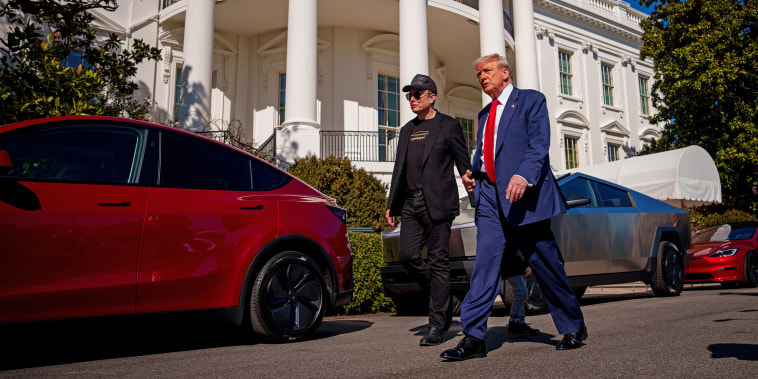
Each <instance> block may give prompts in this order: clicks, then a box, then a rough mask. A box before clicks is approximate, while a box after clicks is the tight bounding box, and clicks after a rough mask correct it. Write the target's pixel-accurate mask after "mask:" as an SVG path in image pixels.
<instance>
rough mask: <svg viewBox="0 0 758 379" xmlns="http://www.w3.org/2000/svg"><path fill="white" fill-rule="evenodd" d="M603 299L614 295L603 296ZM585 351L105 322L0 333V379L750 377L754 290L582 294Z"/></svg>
mask: <svg viewBox="0 0 758 379" xmlns="http://www.w3.org/2000/svg"><path fill="white" fill-rule="evenodd" d="M610 292H615V293H610ZM582 311H583V312H584V315H585V319H586V322H587V327H588V330H589V339H588V340H587V341H586V342H587V344H586V346H583V347H582V348H580V349H577V350H571V351H556V350H555V344H556V343H557V342H558V341H560V339H561V336H560V335H557V332H556V330H555V327H554V326H553V322H552V319H551V318H550V316H549V315H538V316H527V322H528V323H529V324H530V325H531V326H532V327H534V328H537V329H540V330H541V333H540V334H539V335H538V336H535V337H530V338H513V337H511V336H509V335H508V334H507V333H506V325H507V313H506V312H505V311H504V309H502V308H501V309H498V307H495V309H494V311H493V313H492V316H491V318H490V321H489V331H488V335H487V347H488V356H487V357H486V358H482V359H472V360H468V361H464V362H447V361H443V360H441V359H440V358H439V355H440V353H441V352H442V351H443V350H445V349H449V348H452V347H455V345H456V344H457V343H458V342H459V341H460V339H461V338H462V332H461V325H460V322H459V320H458V318H455V319H454V322H453V326H452V327H451V329H450V330H449V331H448V333H447V337H448V339H449V340H448V341H445V342H444V343H443V344H442V345H441V346H433V347H420V346H419V345H418V341H419V339H420V338H421V336H422V335H423V332H424V330H425V329H426V317H424V316H397V315H394V314H383V315H366V316H353V317H328V318H327V319H325V321H324V323H323V325H322V326H321V327H320V328H319V330H318V333H317V334H316V336H315V337H314V338H313V339H311V340H308V341H303V342H298V343H289V344H270V343H265V342H261V341H255V340H250V339H247V338H243V337H242V336H240V335H239V334H238V333H236V331H234V330H231V329H225V328H222V327H219V326H214V325H208V324H202V323H195V322H176V321H168V322H152V321H151V322H145V321H144V320H141V319H138V320H131V319H128V320H122V319H109V320H106V321H100V322H91V321H90V322H74V323H70V322H64V323H61V322H56V323H45V324H40V325H37V326H34V327H27V328H21V329H11V330H9V329H3V330H0V332H2V333H0V335H2V336H3V338H2V339H0V347H2V348H3V352H2V354H0V378H82V377H84V378H89V377H109V378H110V377H119V378H147V377H149V378H207V377H213V378H459V377H466V378H494V377H497V378H500V377H536V378H543V377H559V378H585V377H592V378H640V377H645V378H663V377H675V378H689V377H696V378H698V379H700V378H725V377H726V378H755V377H758V289H755V288H737V289H723V288H721V287H720V286H718V285H716V286H714V285H708V286H700V287H690V288H685V291H684V292H683V293H682V295H681V296H675V297H656V296H654V295H653V294H652V292H651V291H649V290H648V289H646V288H644V286H642V285H639V286H637V285H635V284H630V285H629V286H626V287H625V286H604V287H603V288H597V287H595V288H590V289H589V290H588V292H587V294H586V295H585V296H584V297H583V298H582Z"/></svg>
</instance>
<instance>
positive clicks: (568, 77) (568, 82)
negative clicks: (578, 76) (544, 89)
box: [558, 49, 574, 96]
mask: <svg viewBox="0 0 758 379" xmlns="http://www.w3.org/2000/svg"><path fill="white" fill-rule="evenodd" d="M563 56H565V57H566V60H565V62H564V60H563V59H561V58H562V57H563ZM573 58H574V54H573V53H572V52H570V51H567V50H564V49H559V50H558V78H559V84H558V86H559V87H560V89H559V91H560V93H561V95H564V96H574V73H573V63H572V60H573ZM564 63H565V65H566V66H567V68H568V71H564V70H563V69H564ZM564 79H565V83H564ZM564 84H565V86H566V87H567V88H568V93H567V92H564Z"/></svg>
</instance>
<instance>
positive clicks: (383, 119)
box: [377, 74, 400, 162]
mask: <svg viewBox="0 0 758 379" xmlns="http://www.w3.org/2000/svg"><path fill="white" fill-rule="evenodd" d="M378 82H379V84H378V88H377V94H378V97H379V99H378V103H377V104H378V106H377V109H378V111H379V161H380V162H388V161H391V160H392V159H394V158H395V157H394V155H393V154H392V152H393V151H395V145H396V144H397V128H398V127H399V126H400V79H398V78H396V77H393V76H388V75H381V74H380V75H378Z"/></svg>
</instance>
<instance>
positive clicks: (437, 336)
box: [419, 326, 446, 346]
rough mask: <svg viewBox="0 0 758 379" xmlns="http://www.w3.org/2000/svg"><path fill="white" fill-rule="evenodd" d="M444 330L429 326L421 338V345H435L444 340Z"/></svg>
mask: <svg viewBox="0 0 758 379" xmlns="http://www.w3.org/2000/svg"><path fill="white" fill-rule="evenodd" d="M445 332H446V331H445V330H442V329H439V328H435V327H433V326H430V327H429V328H428V329H426V334H424V337H422V338H421V342H419V345H421V346H437V345H439V344H441V343H443V342H445Z"/></svg>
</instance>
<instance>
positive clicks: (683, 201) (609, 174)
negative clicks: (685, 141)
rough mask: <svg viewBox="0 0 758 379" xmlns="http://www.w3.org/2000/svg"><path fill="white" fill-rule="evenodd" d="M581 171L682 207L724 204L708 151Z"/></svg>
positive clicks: (669, 154) (695, 148) (693, 150)
mask: <svg viewBox="0 0 758 379" xmlns="http://www.w3.org/2000/svg"><path fill="white" fill-rule="evenodd" d="M570 172H581V173H585V174H587V175H591V176H595V177H598V178H600V179H603V180H607V181H609V182H613V183H617V184H620V185H622V186H624V187H627V188H630V189H633V190H635V191H637V192H641V193H643V194H645V195H648V196H650V197H652V198H655V199H658V200H662V201H665V202H666V203H668V204H671V205H673V206H676V207H679V208H686V207H693V206H700V205H707V204H714V203H715V204H718V203H721V181H720V180H719V173H718V170H717V169H716V164H715V163H714V162H713V159H711V156H710V154H708V152H707V151H705V149H703V148H702V147H700V146H696V145H693V146H689V147H685V148H683V149H677V150H671V151H665V152H662V153H656V154H649V155H643V156H638V157H632V158H627V159H623V160H619V161H615V162H610V163H603V164H598V165H593V166H586V167H579V168H575V169H571V170H566V171H562V172H559V173H557V174H556V176H560V175H561V174H563V173H570Z"/></svg>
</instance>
